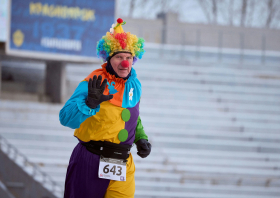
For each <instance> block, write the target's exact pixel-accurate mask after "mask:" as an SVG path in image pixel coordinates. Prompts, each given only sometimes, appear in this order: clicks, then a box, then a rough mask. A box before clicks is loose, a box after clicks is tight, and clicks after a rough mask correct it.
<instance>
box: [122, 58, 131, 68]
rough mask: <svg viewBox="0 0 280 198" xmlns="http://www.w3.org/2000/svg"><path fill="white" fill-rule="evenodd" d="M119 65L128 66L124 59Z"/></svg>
mask: <svg viewBox="0 0 280 198" xmlns="http://www.w3.org/2000/svg"><path fill="white" fill-rule="evenodd" d="M121 65H122V66H123V67H129V62H128V61H127V60H124V61H122V62H121Z"/></svg>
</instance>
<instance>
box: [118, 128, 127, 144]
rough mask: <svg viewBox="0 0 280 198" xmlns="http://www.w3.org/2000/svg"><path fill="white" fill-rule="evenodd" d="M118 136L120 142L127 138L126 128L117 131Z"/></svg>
mask: <svg viewBox="0 0 280 198" xmlns="http://www.w3.org/2000/svg"><path fill="white" fill-rule="evenodd" d="M118 138H119V140H120V141H121V142H124V141H125V140H127V138H128V132H127V130H126V129H122V130H120V132H119V135H118Z"/></svg>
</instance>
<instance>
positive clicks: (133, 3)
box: [128, 0, 136, 18]
mask: <svg viewBox="0 0 280 198" xmlns="http://www.w3.org/2000/svg"><path fill="white" fill-rule="evenodd" d="M135 3H136V0H130V5H129V14H128V16H129V17H130V18H132V16H133V12H134V8H135Z"/></svg>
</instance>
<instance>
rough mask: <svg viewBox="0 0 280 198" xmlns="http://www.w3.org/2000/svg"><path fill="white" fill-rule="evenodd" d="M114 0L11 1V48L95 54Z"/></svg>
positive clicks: (107, 26)
mask: <svg viewBox="0 0 280 198" xmlns="http://www.w3.org/2000/svg"><path fill="white" fill-rule="evenodd" d="M114 19H115V0H32V1H31V0H24V1H23V0H12V1H11V21H10V35H9V39H10V42H9V48H10V50H19V51H28V52H41V53H42V52H43V53H52V54H57V55H75V56H81V57H89V58H91V57H96V44H97V41H98V40H99V39H101V37H102V36H103V35H105V34H106V32H109V29H110V28H111V25H112V24H113V23H114V22H115V21H114Z"/></svg>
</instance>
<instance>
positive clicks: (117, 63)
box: [110, 53, 133, 78]
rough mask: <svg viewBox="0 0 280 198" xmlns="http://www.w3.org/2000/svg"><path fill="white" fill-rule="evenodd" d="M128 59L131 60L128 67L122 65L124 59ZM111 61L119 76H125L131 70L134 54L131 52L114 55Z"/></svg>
mask: <svg viewBox="0 0 280 198" xmlns="http://www.w3.org/2000/svg"><path fill="white" fill-rule="evenodd" d="M124 60H127V61H128V62H129V66H128V67H123V66H122V64H121V63H122V61H124ZM110 63H111V65H112V67H113V69H114V71H115V72H116V73H117V74H118V76H119V77H121V78H125V77H127V75H128V74H129V73H130V71H131V67H132V63H133V56H132V55H131V54H129V53H119V54H116V55H115V56H113V57H112V58H111V60H110Z"/></svg>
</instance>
